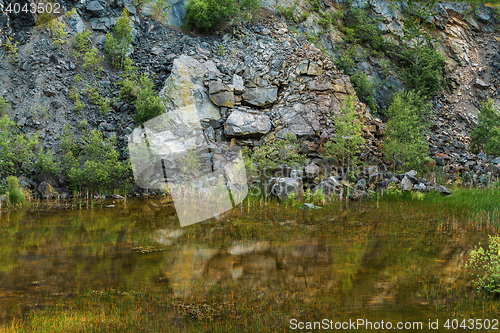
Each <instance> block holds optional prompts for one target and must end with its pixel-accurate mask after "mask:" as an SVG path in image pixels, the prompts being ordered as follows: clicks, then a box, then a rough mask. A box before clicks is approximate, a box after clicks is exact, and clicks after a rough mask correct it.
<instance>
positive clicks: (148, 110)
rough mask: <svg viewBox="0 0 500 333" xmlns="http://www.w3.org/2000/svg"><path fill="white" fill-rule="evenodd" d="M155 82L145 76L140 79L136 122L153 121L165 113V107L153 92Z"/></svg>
mask: <svg viewBox="0 0 500 333" xmlns="http://www.w3.org/2000/svg"><path fill="white" fill-rule="evenodd" d="M153 86H154V84H153V80H151V79H150V78H148V77H147V76H146V75H145V74H144V75H142V76H141V77H140V78H139V87H140V88H139V90H138V92H137V99H136V100H135V110H136V114H135V115H134V120H135V121H136V122H138V123H140V124H143V123H145V122H146V121H148V120H150V119H153V118H155V117H157V116H159V115H161V114H163V113H164V112H165V105H163V102H162V100H161V98H160V97H159V96H158V94H157V93H156V92H155V91H154V90H153Z"/></svg>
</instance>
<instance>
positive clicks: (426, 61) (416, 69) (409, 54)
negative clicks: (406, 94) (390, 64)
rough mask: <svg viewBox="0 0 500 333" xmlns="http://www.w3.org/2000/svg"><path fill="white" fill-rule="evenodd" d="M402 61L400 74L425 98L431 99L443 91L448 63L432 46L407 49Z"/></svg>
mask: <svg viewBox="0 0 500 333" xmlns="http://www.w3.org/2000/svg"><path fill="white" fill-rule="evenodd" d="M400 61H401V66H402V68H401V69H400V71H399V73H400V74H401V76H402V78H403V81H404V82H405V83H406V84H408V85H409V86H410V88H412V89H415V90H416V91H418V92H420V94H421V96H422V97H423V98H425V99H430V98H432V96H433V95H434V94H435V93H436V92H437V91H439V89H441V85H442V83H443V81H444V78H443V70H444V66H445V63H446V62H445V59H444V57H443V55H442V54H441V53H440V52H439V51H437V50H435V49H434V48H433V47H432V46H431V45H426V46H418V45H417V44H415V45H414V46H412V47H409V48H407V49H406V50H404V51H403V52H402V53H401V56H400Z"/></svg>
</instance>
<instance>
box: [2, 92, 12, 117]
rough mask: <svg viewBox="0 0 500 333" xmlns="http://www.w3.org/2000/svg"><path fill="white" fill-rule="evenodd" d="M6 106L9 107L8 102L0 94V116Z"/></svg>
mask: <svg viewBox="0 0 500 333" xmlns="http://www.w3.org/2000/svg"><path fill="white" fill-rule="evenodd" d="M8 108H10V104H9V103H7V101H6V100H5V99H4V98H3V97H2V96H0V116H2V114H3V112H4V111H5V110H7V109H8Z"/></svg>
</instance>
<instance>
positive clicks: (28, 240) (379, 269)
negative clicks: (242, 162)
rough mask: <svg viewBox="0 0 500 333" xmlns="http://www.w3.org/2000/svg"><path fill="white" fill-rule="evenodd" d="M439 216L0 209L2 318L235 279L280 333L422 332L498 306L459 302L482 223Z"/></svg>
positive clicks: (430, 212) (153, 206) (176, 293)
mask: <svg viewBox="0 0 500 333" xmlns="http://www.w3.org/2000/svg"><path fill="white" fill-rule="evenodd" d="M109 205H112V207H108V206H109ZM445 213H447V214H445V215H442V214H436V211H435V210H434V209H433V208H432V207H428V206H426V204H425V203H420V202H415V203H412V202H410V203H404V204H403V203H385V204H380V205H379V204H378V203H377V204H375V203H351V204H349V205H345V204H338V205H331V207H325V208H324V209H321V210H313V211H307V210H301V209H299V208H297V207H289V206H285V205H283V204H282V205H281V206H278V205H277V204H276V203H272V204H269V203H266V202H262V201H255V202H252V203H248V202H246V201H245V202H244V203H243V204H242V205H241V206H240V207H237V208H236V209H234V210H233V211H231V212H228V213H227V214H225V215H224V216H222V217H220V218H219V219H218V220H216V219H213V220H212V221H207V222H204V223H198V224H196V225H192V226H188V227H185V228H181V227H180V226H179V223H178V221H177V219H176V215H175V209H174V207H173V205H172V204H171V203H170V202H166V201H164V200H163V199H162V198H158V199H148V200H146V199H144V200H129V201H128V202H122V201H120V200H115V201H114V202H111V201H106V202H103V203H100V204H96V205H95V206H94V207H93V208H89V209H86V208H79V206H78V205H76V204H75V205H74V207H71V208H69V209H65V210H53V211H49V212H34V213H33V212H32V213H25V212H15V213H10V214H3V215H0V324H2V325H5V324H7V323H9V322H10V321H12V319H13V318H22V317H23V316H24V315H25V314H26V313H28V312H32V311H34V312H35V313H36V312H37V311H39V310H40V309H43V307H44V306H45V305H46V304H48V303H50V302H51V300H52V299H53V298H55V297H61V296H67V295H77V294H78V293H80V292H81V291H82V290H92V291H94V292H103V291H105V290H110V289H115V288H119V289H120V290H124V291H127V292H133V291H134V290H147V289H148V288H149V289H152V288H162V289H163V290H165V291H167V292H168V293H170V294H171V295H172V297H173V299H176V300H181V301H182V300H183V299H188V298H190V297H191V298H192V297H193V293H196V294H199V293H200V290H201V293H203V290H213V288H214V286H220V288H222V289H221V293H223V294H224V295H226V294H230V293H232V292H233V291H235V292H236V289H234V290H233V289H232V288H233V287H231V286H234V285H235V284H237V285H238V286H239V288H241V286H243V288H247V289H248V290H251V293H250V294H249V295H250V296H249V298H251V299H253V298H255V299H258V298H259V297H262V295H275V296H272V297H273V298H276V304H277V305H276V304H274V305H273V307H272V308H273V309H277V310H276V311H278V310H279V311H278V312H279V313H278V312H276V314H275V316H274V313H273V312H268V313H266V318H268V320H269V318H271V319H273V318H274V319H276V320H275V321H274V322H273V325H274V327H275V328H276V330H278V329H280V330H281V331H290V329H291V326H290V325H291V324H290V320H292V319H294V318H295V319H296V321H295V322H294V323H298V322H299V321H303V322H306V321H321V320H323V319H324V318H329V319H331V320H334V321H348V320H349V319H351V320H357V319H359V318H368V319H370V320H372V321H380V320H384V321H385V322H387V321H391V322H393V323H394V325H395V323H397V322H399V321H401V322H407V321H411V322H414V321H418V322H422V323H423V331H427V330H428V323H429V321H431V322H433V321H436V320H439V321H440V326H441V328H442V325H443V324H444V322H445V321H446V320H447V319H448V318H449V319H453V318H459V319H460V320H462V319H463V318H465V319H467V316H469V315H471V314H474V315H477V317H481V311H483V313H490V312H491V311H493V312H494V311H496V310H494V309H492V308H491V307H492V306H493V307H494V308H495V309H498V307H497V305H496V303H494V304H493V305H492V304H489V305H488V306H489V307H490V310H484V309H483V310H481V309H471V308H470V306H471V305H468V304H469V303H467V304H465V303H464V302H463V300H464V298H466V297H469V296H467V295H468V294H467V293H470V294H473V293H474V292H475V291H474V290H473V288H471V287H470V281H469V280H468V279H467V274H466V273H465V271H464V269H463V268H461V266H462V265H463V264H464V261H465V260H466V259H467V253H468V251H469V250H471V249H473V248H474V246H475V245H477V244H479V243H480V242H484V241H485V240H486V239H487V235H488V234H490V233H491V230H477V228H470V227H467V226H465V224H464V223H462V221H461V217H460V214H456V215H455V213H453V212H445ZM438 215H439V216H438ZM259 295H260V296H259ZM281 297H282V298H281ZM292 298H293V301H292V300H291V299H292ZM279 299H282V301H278V300H279ZM280 302H281V303H280ZM283 302H290V303H291V304H292V303H293V304H296V305H290V304H288V305H286V306H285V305H280V304H282V303H283ZM464 304H465V305H464ZM280 306H282V307H286V308H280ZM248 311H265V310H263V309H257V308H255V309H250V310H248ZM270 311H272V310H270ZM485 311H486V312H485ZM497 313H498V312H497ZM226 320H227V319H226ZM377 331H378V330H377ZM380 331H386V330H383V329H382V330H380ZM387 331H389V330H387ZM403 331H405V330H403ZM408 331H415V330H408ZM439 331H445V329H442V330H441V329H440V330H439ZM454 331H457V330H454ZM458 331H460V330H458ZM469 331H470V330H469Z"/></svg>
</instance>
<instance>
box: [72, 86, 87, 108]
mask: <svg viewBox="0 0 500 333" xmlns="http://www.w3.org/2000/svg"><path fill="white" fill-rule="evenodd" d="M68 97H69V98H70V99H71V100H73V101H74V102H75V106H74V107H73V110H75V111H76V112H79V111H80V110H82V109H83V107H84V106H85V104H83V102H82V101H81V100H80V94H79V93H78V90H77V88H76V87H75V86H73V87H71V90H70V91H69V93H68Z"/></svg>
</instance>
